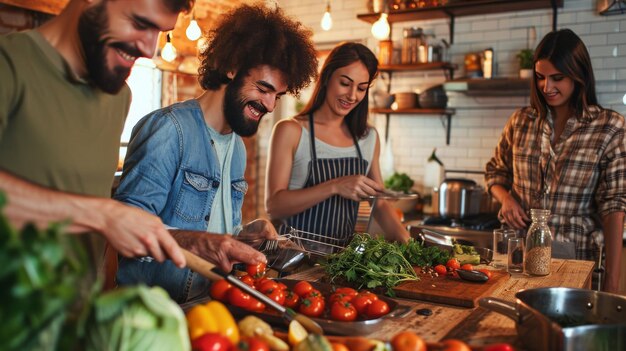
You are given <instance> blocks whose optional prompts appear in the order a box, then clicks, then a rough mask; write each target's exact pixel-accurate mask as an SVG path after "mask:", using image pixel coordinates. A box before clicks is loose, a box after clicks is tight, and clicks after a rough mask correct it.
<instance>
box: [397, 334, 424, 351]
mask: <svg viewBox="0 0 626 351" xmlns="http://www.w3.org/2000/svg"><path fill="white" fill-rule="evenodd" d="M391 347H392V348H393V351H426V343H425V342H424V339H422V338H421V337H419V336H418V335H417V334H415V333H413V332H410V331H403V332H400V333H398V334H396V335H394V336H393V337H392V338H391Z"/></svg>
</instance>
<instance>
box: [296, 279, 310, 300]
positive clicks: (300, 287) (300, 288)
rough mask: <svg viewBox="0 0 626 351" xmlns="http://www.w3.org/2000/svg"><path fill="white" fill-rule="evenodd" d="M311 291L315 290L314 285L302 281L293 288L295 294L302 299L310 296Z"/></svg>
mask: <svg viewBox="0 0 626 351" xmlns="http://www.w3.org/2000/svg"><path fill="white" fill-rule="evenodd" d="M311 290H313V285H311V283H309V282H307V281H306V280H301V281H299V282H297V283H296V285H294V287H293V292H295V293H296V294H297V295H298V296H300V297H302V296H304V295H306V294H308V293H309V292H310V291H311Z"/></svg>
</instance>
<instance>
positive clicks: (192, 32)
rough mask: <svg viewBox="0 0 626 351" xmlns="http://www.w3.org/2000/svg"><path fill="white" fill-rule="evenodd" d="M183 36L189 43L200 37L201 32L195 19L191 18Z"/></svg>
mask: <svg viewBox="0 0 626 351" xmlns="http://www.w3.org/2000/svg"><path fill="white" fill-rule="evenodd" d="M185 34H187V38H189V40H191V41H196V40H198V38H200V36H202V30H201V29H200V26H199V25H198V21H196V20H195V18H193V17H192V18H191V21H190V22H189V26H188V27H187V30H186V31H185Z"/></svg>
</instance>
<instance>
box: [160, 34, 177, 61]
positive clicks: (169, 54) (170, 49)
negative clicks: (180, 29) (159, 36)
mask: <svg viewBox="0 0 626 351" xmlns="http://www.w3.org/2000/svg"><path fill="white" fill-rule="evenodd" d="M165 37H166V38H167V40H166V42H165V46H163V49H162V50H161V58H162V59H163V60H165V61H167V62H172V61H174V60H175V59H176V48H175V47H174V45H172V39H171V38H170V33H167V35H166V36H165Z"/></svg>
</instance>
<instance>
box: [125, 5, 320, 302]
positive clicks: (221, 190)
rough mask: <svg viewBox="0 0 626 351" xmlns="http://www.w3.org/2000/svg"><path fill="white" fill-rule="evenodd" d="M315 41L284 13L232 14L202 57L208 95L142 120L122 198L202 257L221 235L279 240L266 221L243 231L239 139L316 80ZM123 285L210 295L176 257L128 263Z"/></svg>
mask: <svg viewBox="0 0 626 351" xmlns="http://www.w3.org/2000/svg"><path fill="white" fill-rule="evenodd" d="M311 35H312V33H311V32H310V31H309V30H307V29H305V28H304V27H303V26H302V25H301V24H300V23H299V22H296V21H294V20H292V19H290V18H288V17H286V16H285V15H284V14H283V13H282V11H281V10H280V9H278V8H276V9H270V8H267V7H265V6H263V5H256V6H250V5H243V6H241V7H239V8H236V9H235V10H233V11H231V12H230V13H228V14H226V15H225V16H224V17H223V18H222V21H221V22H220V23H219V24H218V25H217V27H216V28H215V29H214V30H213V31H212V32H211V33H210V35H209V37H208V40H209V41H208V46H207V47H206V49H205V50H204V52H203V53H202V54H201V58H202V65H201V68H200V72H199V73H200V77H199V81H200V85H201V86H202V87H203V88H204V89H205V92H204V93H203V94H202V95H201V96H200V97H198V98H196V99H191V100H188V101H185V102H181V103H177V104H174V105H172V106H169V107H166V108H163V109H160V110H157V111H154V112H152V113H150V114H149V115H147V116H145V117H144V118H143V119H142V120H141V121H140V122H139V123H138V124H137V126H136V127H135V129H134V130H133V134H132V137H131V141H130V145H129V150H128V154H127V156H126V160H125V164H124V174H123V176H122V180H121V182H120V186H119V188H118V190H117V192H116V194H115V198H116V199H118V200H120V201H123V202H125V203H128V204H130V205H133V206H137V207H139V208H143V209H145V210H147V211H149V212H152V213H154V214H157V215H158V216H159V217H160V218H161V219H162V220H163V222H164V223H166V224H168V225H170V226H172V227H174V228H179V229H180V230H178V231H173V233H174V237H175V238H176V240H177V242H178V243H179V244H180V245H181V246H182V247H185V248H187V249H189V250H191V251H193V252H195V253H197V254H199V255H207V253H210V252H212V251H215V250H214V248H215V247H216V246H219V245H221V242H220V241H219V237H223V236H224V235H216V234H213V233H234V234H238V237H239V238H242V239H243V238H244V237H245V239H246V241H253V240H255V239H259V238H265V237H274V236H275V235H276V231H275V230H274V228H273V227H272V225H271V224H270V223H269V222H268V221H266V220H255V221H252V222H250V223H248V224H246V225H244V226H241V206H242V202H243V197H244V194H245V192H246V190H247V187H248V186H247V183H246V181H245V180H244V171H245V167H246V152H245V146H244V144H243V141H242V139H241V136H250V135H253V134H254V133H256V131H257V128H258V125H259V122H260V120H261V119H262V118H263V116H264V115H265V114H266V113H269V112H272V111H273V110H274V107H275V106H276V102H277V101H278V99H280V97H281V96H283V95H284V94H286V93H294V94H297V93H298V92H299V91H300V89H302V88H303V87H305V86H306V85H308V84H309V82H310V81H311V79H312V78H314V77H315V75H316V71H317V59H316V55H315V48H314V46H313V43H312V41H311V39H310V38H311ZM199 231H203V232H199ZM206 232H209V233H206ZM257 241H258V240H257ZM221 251H222V252H224V251H226V250H221ZM242 259H243V258H242ZM117 282H118V284H120V285H125V284H135V283H138V282H143V283H146V284H149V285H159V286H162V287H164V288H165V289H166V290H167V291H168V292H169V294H170V296H171V297H172V298H173V299H175V300H176V301H178V302H180V303H182V302H185V301H189V300H191V299H195V298H198V297H200V296H202V294H206V292H207V291H208V285H209V282H208V281H207V280H205V279H203V278H201V277H199V276H197V274H196V273H193V272H191V271H190V270H189V269H180V268H178V267H176V266H175V265H173V264H172V263H171V262H169V261H166V262H165V263H162V264H161V263H157V262H153V261H151V260H149V259H148V260H146V259H143V260H138V259H127V258H121V259H120V266H119V270H118V274H117Z"/></svg>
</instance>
